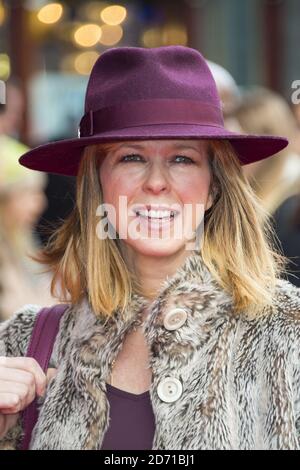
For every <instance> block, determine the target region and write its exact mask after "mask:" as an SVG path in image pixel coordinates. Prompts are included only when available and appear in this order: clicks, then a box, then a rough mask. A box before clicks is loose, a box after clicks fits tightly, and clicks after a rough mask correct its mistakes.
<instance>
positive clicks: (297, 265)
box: [236, 87, 300, 287]
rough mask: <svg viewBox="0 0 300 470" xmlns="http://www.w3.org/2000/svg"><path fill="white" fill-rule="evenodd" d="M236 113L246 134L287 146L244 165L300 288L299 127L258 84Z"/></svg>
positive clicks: (273, 95) (282, 104)
mask: <svg viewBox="0 0 300 470" xmlns="http://www.w3.org/2000/svg"><path fill="white" fill-rule="evenodd" d="M236 116H237V118H238V120H239V122H240V124H241V126H242V128H243V129H244V131H245V132H246V133H251V132H254V133H256V132H258V133H261V134H269V135H277V133H278V132H280V133H281V134H282V135H283V136H285V137H287V138H288V140H289V145H288V147H287V148H285V149H284V150H282V151H281V152H279V154H277V155H275V156H273V157H270V158H269V159H267V160H264V161H260V162H255V163H252V164H251V165H247V166H246V167H245V168H244V171H245V173H246V174H247V176H248V178H249V180H250V183H251V185H252V187H253V188H254V189H255V191H256V193H257V195H258V196H259V197H260V198H261V202H262V204H263V206H264V207H265V208H266V209H267V210H268V211H269V212H270V213H271V214H272V215H273V222H274V228H275V231H276V234H277V236H278V239H279V241H280V243H281V246H282V250H283V253H284V254H285V256H287V257H288V258H289V259H290V261H291V266H290V267H289V271H290V274H289V275H288V279H289V281H290V282H292V283H293V284H295V285H297V286H298V287H300V260H299V258H300V145H299V142H300V138H299V137H300V130H299V127H298V125H297V120H296V119H295V115H294V114H293V112H292V110H291V109H290V107H289V105H288V103H287V102H286V101H285V100H284V98H282V97H281V96H280V95H279V94H277V93H275V92H273V91H271V90H268V89H265V88H261V87H255V88H253V89H252V90H250V91H248V92H247V93H245V96H244V98H243V102H242V103H241V105H240V107H239V108H238V109H237V111H236Z"/></svg>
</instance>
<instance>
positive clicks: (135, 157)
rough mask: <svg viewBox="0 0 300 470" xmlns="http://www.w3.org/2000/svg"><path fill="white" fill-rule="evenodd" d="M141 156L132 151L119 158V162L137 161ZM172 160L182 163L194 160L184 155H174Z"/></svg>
mask: <svg viewBox="0 0 300 470" xmlns="http://www.w3.org/2000/svg"><path fill="white" fill-rule="evenodd" d="M141 158H142V157H141V155H138V154H135V153H132V154H129V155H124V156H122V157H121V159H120V162H137V161H140V160H139V159H141ZM178 159H180V160H178ZM174 160H177V162H178V163H184V164H186V163H187V164H191V163H194V161H193V160H192V159H191V158H189V157H186V156H185V155H176V157H174Z"/></svg>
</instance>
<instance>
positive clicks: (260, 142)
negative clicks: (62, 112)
mask: <svg viewBox="0 0 300 470" xmlns="http://www.w3.org/2000/svg"><path fill="white" fill-rule="evenodd" d="M188 138H190V139H223V140H224V139H226V140H228V141H230V142H231V144H232V145H233V147H234V149H235V150H236V152H237V155H238V157H239V160H240V162H241V165H247V164H250V163H254V162H257V161H259V160H263V159H265V158H267V157H270V156H271V155H274V154H276V153H277V152H279V151H280V150H282V149H284V148H285V147H286V146H287V145H288V140H287V139H286V138H284V137H277V136H266V135H247V134H237V133H234V132H230V131H228V130H226V129H224V128H220V127H212V126H211V127H210V126H200V125H196V124H195V125H194V124H193V125H191V124H186V125H184V124H170V125H168V124H166V125H161V124H159V125H151V126H139V127H130V128H123V129H118V130H114V131H109V132H103V133H101V135H100V134H99V135H93V136H90V137H76V138H74V139H65V140H60V141H54V142H50V143H48V144H43V145H40V146H38V147H36V148H34V149H32V150H29V151H28V152H26V153H24V154H23V155H22V156H21V157H20V158H19V163H20V164H21V165H23V166H25V167H27V168H30V169H32V170H38V171H44V172H48V173H54V174H60V175H67V176H76V175H77V172H78V166H79V162H80V159H81V156H82V151H83V148H84V147H86V146H88V145H92V144H97V143H104V142H117V141H125V140H153V139H178V140H179V139H188Z"/></svg>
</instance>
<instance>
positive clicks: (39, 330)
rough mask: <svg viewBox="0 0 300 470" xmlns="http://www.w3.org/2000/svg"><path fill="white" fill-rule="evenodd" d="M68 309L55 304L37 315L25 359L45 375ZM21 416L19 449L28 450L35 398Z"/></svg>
mask: <svg viewBox="0 0 300 470" xmlns="http://www.w3.org/2000/svg"><path fill="white" fill-rule="evenodd" d="M68 307H69V304H57V305H54V306H52V307H45V308H42V309H41V310H40V311H39V312H38V313H37V316H36V320H35V324H34V327H33V331H32V335H31V338H30V342H29V345H28V349H27V352H26V357H33V358H34V359H35V360H36V361H37V362H38V363H39V365H40V366H41V368H42V369H43V371H44V373H45V374H46V373H47V368H48V364H49V361H50V357H51V353H52V350H53V346H54V342H55V338H56V335H57V333H58V329H59V322H60V319H61V317H62V315H63V313H64V312H65V310H66V309H67V308H68ZM21 416H22V421H23V429H24V436H23V439H22V443H21V449H22V450H28V449H29V444H30V440H31V434H32V431H33V428H34V426H35V424H36V422H37V419H38V407H37V398H35V399H34V400H33V401H32V402H31V403H30V405H28V406H27V407H26V408H25V409H24V410H23V412H22V413H21Z"/></svg>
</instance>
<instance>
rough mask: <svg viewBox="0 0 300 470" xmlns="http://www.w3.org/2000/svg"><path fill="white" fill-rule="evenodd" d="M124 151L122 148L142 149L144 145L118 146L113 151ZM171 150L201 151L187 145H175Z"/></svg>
mask: <svg viewBox="0 0 300 470" xmlns="http://www.w3.org/2000/svg"><path fill="white" fill-rule="evenodd" d="M120 148H121V149H124V148H135V149H144V148H145V145H143V144H120V145H119V146H118V147H116V148H115V150H119V149H120ZM170 149H171V150H178V149H181V150H182V149H192V150H195V151H196V152H199V151H201V150H200V149H199V148H196V147H194V146H192V145H187V144H175V145H173V146H171V148H170Z"/></svg>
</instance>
